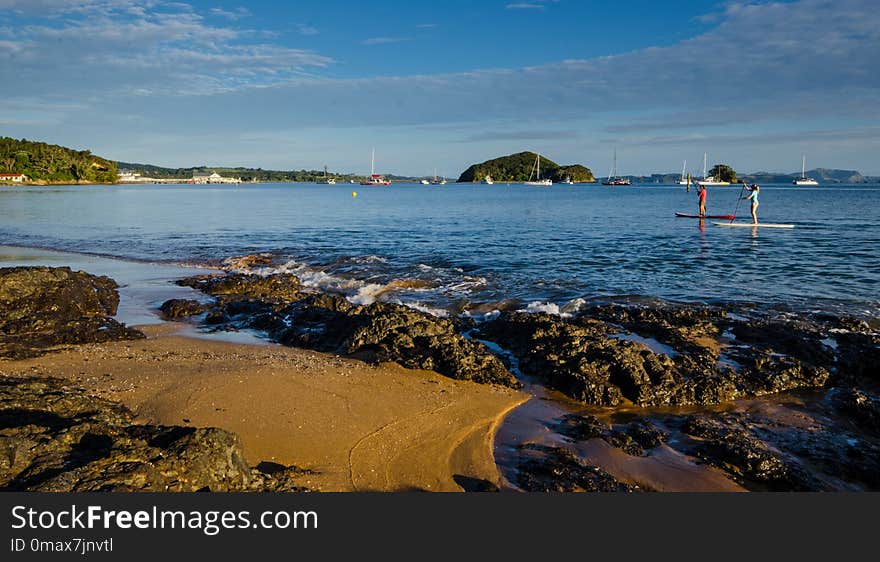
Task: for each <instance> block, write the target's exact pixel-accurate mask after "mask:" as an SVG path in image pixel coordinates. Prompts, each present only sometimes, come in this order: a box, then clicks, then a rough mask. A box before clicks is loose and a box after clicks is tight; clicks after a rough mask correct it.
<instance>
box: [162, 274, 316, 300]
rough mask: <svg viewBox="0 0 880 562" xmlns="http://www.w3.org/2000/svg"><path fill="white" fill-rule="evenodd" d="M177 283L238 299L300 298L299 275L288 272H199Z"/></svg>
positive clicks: (210, 293) (211, 293)
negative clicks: (210, 273)
mask: <svg viewBox="0 0 880 562" xmlns="http://www.w3.org/2000/svg"><path fill="white" fill-rule="evenodd" d="M177 284H178V285H182V286H185V287H192V288H194V289H198V290H199V291H202V292H203V293H205V294H208V295H212V296H217V295H235V297H236V298H237V300H242V299H244V298H250V299H260V300H263V301H270V302H294V301H297V300H299V299H301V298H303V293H302V287H301V285H300V282H299V278H298V277H297V276H296V275H292V274H290V273H277V274H274V275H265V276H262V275H248V274H243V273H235V274H229V275H198V276H195V277H189V278H186V279H181V280H180V281H178V282H177Z"/></svg>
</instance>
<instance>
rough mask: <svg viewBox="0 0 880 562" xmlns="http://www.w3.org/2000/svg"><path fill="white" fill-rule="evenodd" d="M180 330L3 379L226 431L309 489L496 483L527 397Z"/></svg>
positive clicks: (98, 347)
mask: <svg viewBox="0 0 880 562" xmlns="http://www.w3.org/2000/svg"><path fill="white" fill-rule="evenodd" d="M181 327H182V326H180V325H176V324H164V325H158V326H147V327H141V329H142V330H143V331H144V332H145V333H146V334H147V335H148V338H147V339H145V340H139V341H125V342H113V343H107V344H91V345H83V346H76V347H70V348H66V349H61V350H59V351H57V352H53V353H49V354H46V355H44V356H43V357H39V358H36V359H29V360H25V361H6V360H3V361H0V372H2V373H3V374H5V375H30V376H33V375H39V376H54V377H59V378H63V379H67V380H70V381H72V382H75V383H77V384H78V385H81V386H83V387H84V388H86V389H87V390H89V391H90V392H94V393H95V394H97V395H100V396H102V397H105V398H109V399H111V400H116V401H119V402H121V403H123V404H125V405H126V406H128V407H129V408H131V409H132V410H133V411H134V412H135V413H136V414H137V415H138V418H139V419H140V420H142V421H144V422H150V423H159V424H167V425H190V426H194V427H219V428H222V429H227V430H229V431H233V432H235V433H236V434H238V436H239V437H240V438H241V440H242V443H243V444H244V449H245V454H246V456H247V459H248V462H249V463H251V464H257V463H260V462H262V461H271V462H276V463H281V464H285V465H296V466H298V467H300V468H305V469H309V470H312V471H314V474H310V475H307V476H305V477H304V479H303V480H302V482H300V484H301V485H303V486H306V487H308V488H310V489H315V490H320V491H397V490H426V491H461V490H462V489H463V488H462V486H461V485H460V484H459V482H473V480H471V479H477V480H485V481H488V482H491V483H493V484H496V485H497V484H499V479H500V476H499V472H498V469H497V467H496V465H495V461H494V458H493V455H492V442H493V436H494V434H495V431H496V430H497V427H498V425H499V423H500V422H501V421H502V419H503V418H504V416H505V414H506V413H507V412H509V411H510V410H511V409H513V408H514V407H516V406H517V405H519V404H521V403H522V402H524V401H525V400H526V399H527V398H528V396H527V395H526V394H524V393H521V392H517V391H514V390H510V389H507V388H502V387H497V386H489V385H480V384H475V383H470V382H464V381H454V380H451V379H448V378H445V377H441V376H439V375H437V374H434V373H431V372H427V371H416V370H409V369H404V368H402V367H399V366H397V365H394V364H382V365H379V366H375V367H373V366H370V365H368V364H366V363H363V362H360V361H356V360H350V359H343V358H339V357H335V356H333V355H328V354H321V353H316V352H312V351H305V350H299V349H291V348H285V347H281V346H274V345H262V346H261V345H246V344H237V343H228V342H222V341H212V340H206V339H196V338H191V337H187V336H185V335H180V333H179V332H180V328H181ZM462 477H464V478H462ZM456 480H458V481H459V482H457V481H456Z"/></svg>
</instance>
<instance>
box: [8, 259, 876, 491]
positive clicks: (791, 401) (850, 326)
mask: <svg viewBox="0 0 880 562" xmlns="http://www.w3.org/2000/svg"><path fill="white" fill-rule="evenodd" d="M264 262H265V259H263V258H260V259H257V260H256V261H254V260H250V259H245V260H244V261H243V262H236V263H245V264H247V263H251V264H257V265H266V264H265V263H264ZM230 263H231V262H230ZM247 267H248V266H242V267H235V266H232V267H230V271H229V272H227V273H224V274H214V275H206V276H197V277H192V278H188V279H183V280H180V281H179V284H181V285H184V286H189V287H193V288H195V289H198V290H199V291H201V292H202V293H204V295H205V297H203V298H202V299H200V300H193V299H176V300H171V301H167V302H166V303H164V304H163V305H162V307H161V313H162V315H163V316H164V317H165V318H169V319H176V320H179V319H187V318H189V319H190V321H193V322H198V323H200V324H201V325H202V327H203V328H204V329H207V330H238V329H252V330H258V331H261V332H263V333H264V334H265V335H266V336H267V337H269V338H270V339H272V340H273V341H276V342H278V343H281V344H283V345H287V346H292V347H299V348H307V349H312V350H316V351H322V352H329V353H333V354H339V355H346V356H349V357H352V358H356V359H362V360H365V361H368V362H371V363H378V362H396V363H398V364H400V365H402V366H404V367H408V368H414V369H424V370H433V371H436V372H437V373H439V374H441V375H444V376H446V377H450V378H453V379H459V380H470V381H474V382H477V383H485V384H498V385H503V386H507V387H514V388H518V387H520V386H521V382H520V380H518V378H517V377H520V378H522V379H523V380H525V381H527V382H529V383H532V382H537V383H539V384H541V385H543V386H546V387H548V388H551V389H555V390H558V391H560V392H562V393H564V394H565V395H567V396H568V397H569V398H572V399H574V400H577V401H579V402H581V403H582V404H583V406H584V408H585V410H584V411H577V410H570V409H569V411H568V412H567V413H566V415H563V416H561V417H558V418H556V417H555V416H554V418H556V419H548V420H547V423H546V424H545V426H544V427H545V428H546V429H549V430H550V431H552V432H553V435H554V436H555V437H554V440H552V441H551V442H546V443H542V442H522V443H518V444H517V446H516V448H515V449H516V452H517V453H516V454H517V460H516V461H515V462H513V463H512V465H514V466H515V467H516V472H515V475H514V476H512V477H511V478H510V481H511V483H512V484H513V485H514V486H516V487H518V488H519V489H522V490H526V491H637V490H651V489H655V487H654V486H652V484H651V482H647V483H644V482H642V481H640V480H637V479H632V478H628V477H626V476H625V474H624V476H621V473H619V472H615V468H614V467H615V466H620V465H619V464H617V463H620V462H623V463H624V464H625V461H621V459H626V458H637V459H639V461H640V462H650V459H651V458H652V457H654V456H655V455H662V456H663V459H664V461H663V462H673V461H674V462H686V463H690V464H688V465H687V466H694V465H700V466H703V467H707V468H706V470H710V469H711V470H712V471H715V472H714V473H713V474H723V477H718V476H717V475H716V476H713V478H716V479H717V478H725V479H726V480H724V482H726V485H729V486H734V487H737V489H750V490H772V491H796V490H815V491H822V490H876V489H880V477H878V475H880V395H878V393H877V391H876V388H877V383H878V382H880V326H878V325H877V323H876V322H875V321H872V322H874V323H873V324H871V323H869V322H868V321H863V320H859V319H856V318H850V317H843V316H837V315H833V314H827V313H812V314H809V313H802V314H794V313H792V312H791V311H789V310H786V309H782V308H766V307H752V306H751V305H747V304H746V305H740V304H728V305H697V304H683V303H672V302H666V301H660V300H656V299H654V300H643V301H639V302H638V303H627V304H598V303H597V304H587V303H584V304H583V305H582V306H580V307H579V308H575V309H572V310H569V311H567V312H566V314H563V315H551V314H547V313H526V312H523V311H519V312H517V311H511V310H508V311H505V312H501V313H499V314H498V315H497V316H495V317H492V318H491V319H489V320H487V321H483V322H474V321H473V320H471V319H466V318H456V319H449V318H440V317H437V316H432V315H430V314H427V313H425V312H421V311H418V310H414V309H411V308H408V307H406V306H403V305H400V304H394V303H388V302H376V303H373V304H370V305H357V304H354V303H352V302H350V301H349V300H347V299H346V298H345V297H343V296H342V295H339V294H333V293H321V292H317V291H315V290H313V289H310V288H308V287H305V286H303V285H302V284H301V283H300V281H299V279H298V278H297V277H296V276H294V275H291V274H287V273H277V274H268V275H256V274H252V273H243V272H241V270H242V269H243V270H247ZM118 299H119V297H118V294H117V292H116V284H115V282H114V281H113V280H112V279H108V278H106V277H96V276H93V275H89V274H87V273H83V272H73V271H71V270H70V269H68V268H47V267H29V268H5V269H0V305H2V306H0V356H2V357H5V358H7V359H13V360H14V359H21V358H27V357H34V356H38V355H40V354H42V353H45V352H46V351H48V350H50V349H51V348H52V347H54V346H58V345H62V344H64V345H69V344H77V343H93V342H99V343H100V342H107V341H112V340H119V339H121V340H126V339H136V338H141V337H143V336H142V334H140V332H137V331H135V330H132V329H130V328H127V327H125V326H124V325H122V324H119V323H118V322H116V321H115V320H113V319H112V318H111V316H112V315H113V314H114V313H115V312H116V308H117V306H118V302H119V300H118ZM515 375H516V376H515ZM187 423H188V422H187ZM596 447H600V448H599V449H596ZM579 450H591V451H596V450H599V451H605V452H606V453H603V454H608V455H612V456H613V455H617V456H616V457H613V458H615V459H616V460H614V461H613V462H612V463H611V464H610V465H601V463H599V464H597V463H596V462H594V461H593V460H591V459H590V458H589V456H587V457H585V456H583V455H580V456H579V453H578V452H577V451H579ZM608 451H611V452H608ZM670 459H672V461H670ZM676 459H678V460H676ZM680 459H690V460H688V461H681V460H680ZM259 466H260V469H259V470H258V469H256V468H252V467H249V466H248V465H247V463H246V462H245V461H244V457H243V455H242V452H241V446H240V445H239V443H238V440H237V438H236V437H235V435H234V434H231V433H228V432H225V431H222V430H218V429H211V428H194V427H179V426H156V425H141V424H138V423H136V422H135V419H134V417H133V415H132V413H131V412H129V411H128V410H127V409H125V408H124V407H123V406H121V405H119V404H116V403H114V402H110V401H108V400H105V399H102V398H97V397H94V396H89V395H88V394H87V393H85V392H83V391H82V390H81V389H78V388H76V387H73V386H68V385H67V384H64V383H61V382H60V381H58V380H53V379H46V378H28V377H23V376H20V375H17V376H16V377H0V488H4V489H10V490H12V489H15V490H72V491H86V490H169V491H193V490H224V491H225V490H229V491H238V490H295V489H299V488H298V486H297V484H296V479H297V477H298V476H299V475H301V474H302V473H301V472H300V471H298V470H297V469H295V468H293V467H285V466H278V465H273V466H270V465H267V464H265V463H262V464H261V465H259ZM716 482H717V480H716ZM468 486H472V487H474V489H477V488H480V486H477V485H476V484H474V483H468ZM656 489H663V487H662V486H659V485H658V486H657V487H656Z"/></svg>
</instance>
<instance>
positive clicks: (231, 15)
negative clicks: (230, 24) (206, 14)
mask: <svg viewBox="0 0 880 562" xmlns="http://www.w3.org/2000/svg"><path fill="white" fill-rule="evenodd" d="M210 12H211V14H213V15H215V16H218V17H221V18H226V19H228V20H231V21H237V20H240V19H242V18H246V17H248V16H250V15H251V12H250V10H248V9H247V8H243V7H240V8H236V9H235V10H233V11H230V10H224V9H223V8H211V10H210Z"/></svg>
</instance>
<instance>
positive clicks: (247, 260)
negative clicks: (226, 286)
mask: <svg viewBox="0 0 880 562" xmlns="http://www.w3.org/2000/svg"><path fill="white" fill-rule="evenodd" d="M274 259H275V256H274V255H273V254H268V253H262V254H246V255H244V256H235V257H231V258H226V259H225V260H223V262H222V263H221V267H222V268H223V269H224V270H225V271H239V270H247V269H251V268H253V267H257V266H266V265H271V264H272V262H273V261H274Z"/></svg>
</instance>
